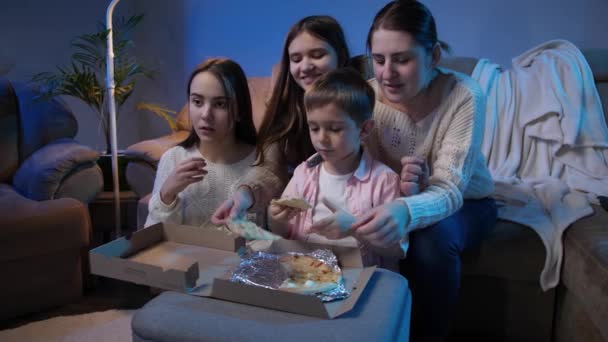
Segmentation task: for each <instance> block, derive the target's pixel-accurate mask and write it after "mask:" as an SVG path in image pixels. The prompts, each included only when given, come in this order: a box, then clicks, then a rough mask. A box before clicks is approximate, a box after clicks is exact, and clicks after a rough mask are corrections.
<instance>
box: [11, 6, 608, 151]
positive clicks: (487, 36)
mask: <svg viewBox="0 0 608 342" xmlns="http://www.w3.org/2000/svg"><path fill="white" fill-rule="evenodd" d="M108 3H109V0H107V1H102V0H84V1H83V0H54V1H43V0H16V1H15V0H0V72H2V65H3V64H4V65H6V64H9V65H10V64H11V63H14V67H13V68H12V69H11V70H10V71H9V72H8V74H7V77H9V78H10V79H11V80H18V81H27V80H29V78H30V77H31V75H32V74H34V73H36V72H40V71H47V70H52V68H53V67H54V66H55V65H58V64H62V63H64V62H65V61H66V60H67V59H68V58H69V56H70V51H69V50H68V48H69V41H70V39H71V38H72V37H74V36H76V35H78V34H82V33H87V32H93V31H94V30H95V28H96V22H97V21H102V20H104V16H105V8H106V6H107V4H108ZM385 3H386V2H385V1H373V0H331V1H327V0H306V1H286V0H260V1H257V2H254V1H253V0H221V1H216V0H122V1H121V2H120V3H119V5H118V7H117V9H116V13H115V15H129V14H131V13H142V12H143V13H145V14H146V17H145V19H144V22H143V23H142V25H141V26H140V27H139V28H138V31H137V34H136V35H135V40H136V41H135V43H136V47H137V55H138V58H139V59H140V60H141V61H142V62H144V63H146V64H148V65H150V66H152V67H153V68H155V69H157V71H158V72H157V76H156V78H155V79H154V80H152V81H147V80H145V81H140V82H139V85H138V89H137V91H136V93H135V94H134V96H133V97H134V98H133V99H132V101H131V102H132V103H131V107H132V104H133V103H135V102H137V101H148V102H156V103H160V104H164V105H167V106H168V107H170V108H174V109H179V108H180V107H181V105H182V104H183V103H184V102H185V84H184V83H185V81H186V78H187V76H188V74H189V71H190V70H191V69H192V68H193V67H194V66H195V65H196V64H197V63H199V62H200V61H202V60H203V59H205V58H207V57H209V56H226V57H230V58H233V59H235V60H236V61H237V62H239V63H240V64H241V65H242V66H243V68H244V69H245V71H246V72H247V73H248V75H250V76H261V75H268V74H269V73H270V69H271V67H272V65H273V64H274V63H276V62H277V61H278V59H279V58H280V52H281V48H282V45H283V39H284V36H285V34H286V32H287V30H288V29H289V27H290V26H291V25H292V24H293V23H294V22H295V21H297V20H298V19H300V18H301V17H303V16H305V15H310V14H329V15H333V16H334V17H336V18H337V19H338V20H339V21H340V22H341V24H342V26H343V27H344V29H345V32H346V35H347V39H348V42H349V47H350V48H351V53H352V54H360V53H364V51H365V49H364V41H365V37H366V35H367V30H368V28H369V25H370V23H371V20H372V18H373V16H374V14H375V13H376V11H377V10H378V9H380V8H381V7H382V6H383V5H384V4H385ZM425 3H426V4H427V5H428V6H429V8H430V9H431V10H432V11H433V13H434V15H435V18H436V20H437V25H438V31H439V35H440V38H441V39H442V40H445V41H446V42H448V43H449V44H450V45H451V46H452V48H453V53H454V55H461V56H464V55H466V56H476V57H486V58H490V59H491V60H493V61H495V62H498V63H501V64H503V65H509V64H510V59H511V58H512V57H514V56H517V55H518V54H520V53H523V52H524V51H525V50H527V49H529V48H531V47H533V46H535V45H537V44H539V43H541V42H543V41H546V40H550V39H556V38H562V39H568V40H570V41H572V42H573V43H575V44H576V45H578V46H580V47H600V48H608V38H606V34H607V33H608V20H606V15H607V14H608V1H606V0H580V1H577V2H575V1H568V0H534V1H531V0H512V1H502V0H461V1H454V0H427V1H425ZM70 104H71V105H72V107H73V109H74V111H75V112H76V116H77V119H78V121H79V124H80V129H79V133H78V136H77V139H79V140H80V141H81V142H83V143H85V144H88V145H90V146H94V147H96V148H102V147H103V145H104V143H103V141H102V140H101V136H100V135H98V134H97V129H96V127H97V125H96V120H95V119H94V117H93V116H92V113H90V112H87V109H86V108H84V107H83V106H82V105H80V103H79V102H77V101H70ZM119 126H120V132H119V137H118V139H119V146H120V147H121V148H125V147H127V146H128V145H130V144H132V143H134V142H137V141H139V140H141V139H147V138H152V137H157V136H159V135H161V134H164V133H167V132H168V128H167V126H166V125H165V123H164V122H163V121H162V120H161V119H159V118H157V117H155V116H153V114H149V113H136V112H134V111H133V110H132V108H129V106H127V107H126V108H125V109H124V110H123V114H122V117H121V119H120V121H119Z"/></svg>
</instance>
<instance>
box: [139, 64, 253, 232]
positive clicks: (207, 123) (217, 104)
mask: <svg viewBox="0 0 608 342" xmlns="http://www.w3.org/2000/svg"><path fill="white" fill-rule="evenodd" d="M188 111H189V115H190V122H191V123H192V130H191V132H190V135H189V136H188V137H187V138H186V140H184V141H183V142H182V143H180V144H179V145H177V146H175V147H173V148H171V149H169V150H167V151H166V152H165V153H164V154H163V156H162V158H161V159H160V162H159V165H158V170H157V173H156V179H155V181H154V189H153V191H152V197H151V198H150V202H149V205H148V206H149V207H148V209H149V211H148V212H149V214H148V218H147V219H146V224H145V226H149V225H151V224H154V223H158V222H171V223H177V224H186V225H194V226H200V225H202V224H204V223H206V222H207V221H208V220H209V219H210V217H211V215H212V214H213V212H214V211H215V210H216V208H217V207H218V206H219V205H220V204H221V203H222V202H224V201H225V200H226V199H227V198H229V197H230V195H231V194H232V193H233V192H234V190H235V188H236V187H237V186H238V184H239V180H240V179H241V177H242V176H243V175H244V174H245V173H246V172H247V171H248V170H249V168H250V167H251V165H252V164H253V163H254V161H255V137H256V135H255V127H254V125H253V119H252V114H251V98H250V95H249V88H248V85H247V78H246V77H245V73H244V72H243V70H242V69H241V67H240V66H239V65H238V64H237V63H235V62H233V61H231V60H229V59H221V58H211V59H208V60H206V61H205V62H203V63H202V64H200V65H198V66H197V67H196V68H195V69H194V71H193V72H192V74H191V75H190V79H189V81H188Z"/></svg>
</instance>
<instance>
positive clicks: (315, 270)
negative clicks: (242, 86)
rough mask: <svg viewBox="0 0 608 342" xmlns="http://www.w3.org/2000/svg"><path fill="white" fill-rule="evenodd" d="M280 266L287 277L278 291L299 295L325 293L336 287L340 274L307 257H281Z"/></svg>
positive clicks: (340, 277) (313, 258)
mask: <svg viewBox="0 0 608 342" xmlns="http://www.w3.org/2000/svg"><path fill="white" fill-rule="evenodd" d="M279 261H280V263H281V266H282V267H283V268H284V269H285V270H286V271H287V274H288V275H289V276H288V277H287V279H285V281H283V284H281V286H280V287H279V289H281V290H284V291H289V292H296V293H301V294H315V293H320V292H326V291H330V290H333V289H335V288H336V287H338V285H339V284H340V282H341V281H342V272H341V271H340V269H339V268H338V269H337V270H334V269H333V268H332V267H330V266H329V265H327V264H326V263H325V262H323V261H322V260H320V259H318V258H315V257H312V256H309V255H298V254H293V255H283V256H281V257H280V258H279Z"/></svg>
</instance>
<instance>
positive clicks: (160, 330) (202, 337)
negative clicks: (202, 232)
mask: <svg viewBox="0 0 608 342" xmlns="http://www.w3.org/2000/svg"><path fill="white" fill-rule="evenodd" d="M411 301H412V299H411V295H410V290H409V288H408V285H407V280H406V279H405V278H403V277H402V276H401V275H399V274H397V273H394V272H391V271H387V270H384V269H377V270H376V272H375V273H374V275H373V276H372V278H371V279H370V281H369V283H368V284H367V286H366V288H365V291H364V292H363V293H362V294H361V297H360V298H359V300H358V301H357V304H356V305H355V307H354V308H353V309H352V310H351V311H349V312H347V313H346V314H344V315H342V316H340V317H338V318H335V319H333V320H325V319H320V318H315V317H308V316H302V315H296V314H291V313H287V312H281V311H275V310H269V309H264V308H260V307H255V306H249V305H244V304H238V303H232V302H226V301H221V300H217V299H213V298H204V297H195V296H191V295H186V294H181V293H177V292H163V293H162V294H160V295H159V296H158V297H156V298H155V299H153V300H151V301H150V302H148V303H147V304H146V305H145V306H144V307H143V308H141V309H140V310H138V311H137V312H136V313H135V315H134V316H133V320H132V321H131V327H132V330H133V341H134V342H138V341H159V342H160V341H166V342H169V341H171V342H174V341H217V342H219V341H239V342H241V341H305V342H320V341H349V342H353V341H407V340H408V337H409V326H410V307H411Z"/></svg>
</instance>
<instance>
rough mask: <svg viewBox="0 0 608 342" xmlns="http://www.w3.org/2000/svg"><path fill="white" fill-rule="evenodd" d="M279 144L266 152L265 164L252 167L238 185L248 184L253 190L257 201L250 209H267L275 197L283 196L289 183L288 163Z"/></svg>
mask: <svg viewBox="0 0 608 342" xmlns="http://www.w3.org/2000/svg"><path fill="white" fill-rule="evenodd" d="M284 159H285V158H284V157H283V154H282V153H281V151H280V150H279V147H278V144H273V145H271V146H270V147H269V148H268V149H267V150H266V151H265V152H264V164H262V165H257V166H254V167H251V168H250V169H249V171H247V173H246V174H245V176H244V177H243V178H241V180H240V181H239V183H238V184H237V185H236V187H235V189H236V188H238V186H240V185H248V186H249V187H251V189H252V190H253V196H254V201H255V203H254V204H253V208H251V209H250V211H256V212H258V211H260V212H261V211H265V210H266V207H267V206H268V204H269V203H270V200H272V199H273V198H275V197H279V196H281V193H282V192H283V189H284V188H285V185H286V184H287V166H286V165H287V164H286V161H285V160H284Z"/></svg>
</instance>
